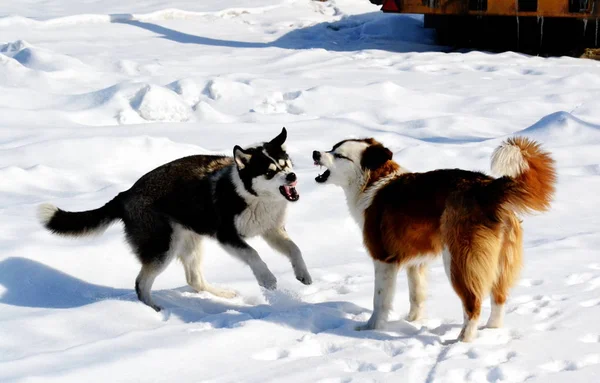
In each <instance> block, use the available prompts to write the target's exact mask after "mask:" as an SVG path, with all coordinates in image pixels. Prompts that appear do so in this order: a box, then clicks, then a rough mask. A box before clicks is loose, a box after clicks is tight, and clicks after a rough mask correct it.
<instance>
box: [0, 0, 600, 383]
mask: <svg viewBox="0 0 600 383" xmlns="http://www.w3.org/2000/svg"><path fill="white" fill-rule="evenodd" d="M598 100H600V63H599V62H595V61H588V60H580V59H574V58H567V57H562V58H540V57H531V56H527V55H522V54H517V53H511V52H508V53H501V54H491V53H486V52H467V51H459V52H456V51H450V49H447V48H445V47H439V46H435V45H434V42H433V34H432V32H431V31H430V30H425V29H423V27H422V18H421V17H419V16H408V15H386V14H383V13H380V12H379V11H378V8H377V7H375V6H373V5H371V4H370V3H369V2H368V1H367V0H329V1H324V2H320V1H312V0H252V1H250V0H228V1H222V0H200V1H198V0H195V1H191V0H171V1H168V2H167V1H164V0H137V1H133V0H118V1H117V0H86V1H80V0H62V1H45V0H20V1H5V2H3V6H2V12H0V179H1V180H2V182H0V211H1V214H0V227H1V230H0V382H16V381H19V382H20V381H23V382H107V381H110V382H286V383H292V382H323V383H325V382H328V383H334V382H426V383H433V382H436V383H442V382H449V383H460V382H475V383H486V382H497V383H499V382H531V383H548V382H569V383H572V382H578V383H579V382H598V381H599V379H600V320H599V319H600V250H599V248H600V209H599V208H600V202H599V201H600V108H598V105H599V101H598ZM282 126H285V127H287V129H288V131H289V140H288V143H287V146H288V150H289V152H290V153H291V156H292V158H293V160H294V161H295V164H296V170H297V173H298V175H299V186H298V190H299V192H300V195H301V197H300V200H299V201H298V202H297V203H293V204H290V211H289V218H288V223H287V229H288V232H289V233H290V235H291V237H292V238H293V239H294V240H295V241H296V242H297V243H298V245H299V246H300V248H301V249H302V251H303V253H304V257H305V260H306V263H307V265H308V268H309V270H310V272H311V273H312V277H313V280H314V283H313V285H311V286H304V285H302V284H300V283H299V282H297V281H296V280H295V278H294V276H293V272H292V269H291V266H290V265H289V263H288V262H287V261H286V260H285V259H284V258H283V257H282V256H280V255H278V254H275V252H274V251H273V250H271V249H269V248H268V247H267V246H266V244H265V243H264V242H263V241H262V240H258V239H255V240H252V241H251V244H252V245H253V246H255V248H256V249H257V250H258V251H259V253H260V254H261V255H262V257H263V259H264V260H265V262H266V263H267V264H268V265H269V267H270V268H271V270H272V271H273V272H274V274H275V275H276V276H277V278H278V281H279V283H278V285H279V289H278V290H277V291H275V292H263V291H261V290H260V288H259V287H258V285H257V283H256V281H255V280H254V277H253V276H252V273H251V271H250V270H249V268H247V267H246V266H244V265H242V264H241V263H240V262H238V261H236V260H234V259H233V258H232V257H230V256H229V255H227V254H226V253H225V252H224V251H223V250H222V249H221V248H219V247H218V245H216V244H215V243H214V242H209V243H207V244H206V246H205V250H206V251H205V253H206V256H205V274H206V276H207V278H208V280H209V281H211V282H213V283H214V284H216V285H218V286H226V287H230V288H233V289H235V290H237V291H238V292H239V294H240V296H239V297H237V298H234V299H232V300H226V299H221V298H216V297H214V296H211V295H210V294H205V293H199V294H198V293H195V292H193V291H192V290H191V289H190V288H188V287H186V286H185V278H184V273H183V268H182V266H181V265H180V264H179V263H177V262H173V264H171V266H170V267H169V268H168V269H167V270H166V271H165V272H164V273H163V274H162V275H161V276H160V277H159V278H158V279H157V281H156V283H155V285H154V297H155V300H156V301H157V303H159V304H161V305H162V306H164V307H165V310H164V311H163V312H161V313H156V312H154V311H153V310H152V309H150V308H148V307H146V306H144V305H143V304H141V303H139V302H138V301H137V299H136V297H135V293H134V290H133V287H134V280H135V276H136V275H137V272H138V271H139V264H138V263H137V261H136V259H135V257H134V256H133V255H132V254H131V252H130V250H129V248H128V247H127V245H126V243H125V241H124V240H123V235H122V227H121V225H120V224H116V225H114V226H112V227H111V228H110V229H109V230H108V231H107V232H106V233H105V234H104V235H103V236H100V237H93V238H80V239H77V240H71V239H66V238H61V237H57V236H52V235H50V234H49V233H47V232H46V231H45V230H43V229H42V228H41V227H40V225H39V224H38V222H37V221H36V219H35V208H36V206H37V205H38V204H40V203H45V202H50V203H53V204H56V205H58V206H60V207H62V208H64V209H68V210H85V209H91V208H96V207H99V206H101V205H102V204H104V203H105V202H106V201H108V200H109V199H111V198H112V197H113V196H115V195H116V194H117V193H118V192H120V191H123V190H126V189H127V188H129V187H130V186H131V184H132V183H133V182H135V181H136V180H137V179H138V178H139V177H140V176H141V175H143V174H144V173H145V172H147V171H149V170H151V169H153V168H154V167H156V166H158V165H160V164H163V163H165V162H167V161H170V160H172V159H175V158H178V157H182V156H185V155H190V154H198V153H226V154H229V153H231V151H232V148H233V146H234V145H236V144H238V145H242V146H243V145H249V144H253V143H255V142H257V141H261V140H267V139H270V138H271V137H274V136H275V135H276V134H277V133H278V132H279V131H280V129H281V127H282ZM515 134H523V135H526V136H529V137H532V138H534V139H536V140H539V141H540V142H541V143H542V144H543V145H544V147H545V148H547V149H549V150H550V151H551V152H552V153H553V156H554V158H555V159H556V161H557V166H558V172H559V181H558V191H557V194H556V199H555V202H554V204H553V208H552V210H551V211H550V212H548V213H546V214H543V215H542V214H539V215H536V216H533V217H525V218H524V228H525V266H524V269H523V272H522V278H521V280H520V282H519V283H518V285H517V286H516V287H515V288H514V290H513V291H512V295H511V296H510V298H509V301H508V303H507V315H506V320H505V328H503V329H497V330H492V329H483V330H481V331H480V333H479V337H478V338H477V339H476V340H475V341H474V342H473V343H470V344H464V343H455V344H450V343H448V342H447V341H449V340H452V339H454V338H456V336H457V335H458V333H459V331H460V326H461V324H462V309H461V306H460V301H459V299H458V298H457V296H456V295H455V294H454V292H453V291H452V289H451V287H450V284H449V283H448V281H447V279H446V276H445V273H444V269H443V266H442V263H441V259H438V261H436V262H434V263H433V264H432V265H431V267H430V272H429V281H430V283H429V292H428V296H429V298H428V301H427V318H426V319H424V320H423V321H421V322H420V323H416V324H411V323H408V322H406V321H405V320H404V319H403V318H404V316H405V315H406V314H407V312H408V291H407V290H408V287H407V283H406V275H405V274H404V272H401V273H400V275H399V277H398V279H399V281H398V287H397V294H396V298H395V300H394V306H395V310H394V314H393V316H392V318H391V321H390V322H389V324H388V326H387V328H386V329H385V330H383V331H362V332H357V331H355V330H354V328H355V327H356V326H357V325H358V324H361V323H363V322H364V321H365V320H367V319H368V317H369V316H370V312H371V309H372V291H373V267H372V264H371V261H370V259H369V257H368V255H367V254H366V252H365V250H364V248H363V245H362V242H361V235H360V232H359V230H358V228H357V227H356V225H355V224H354V222H353V221H352V219H351V218H350V215H349V212H348V210H347V207H346V203H345V200H344V196H343V193H342V191H341V190H340V189H338V188H336V187H334V186H322V185H317V184H316V183H315V182H314V180H313V179H314V177H315V176H316V175H317V172H318V169H315V168H314V167H313V165H312V161H311V152H312V150H314V149H320V150H327V149H329V148H330V147H331V146H332V145H333V144H334V143H335V142H337V141H339V140H341V139H344V138H349V137H364V136H373V137H375V138H377V139H378V140H380V141H382V142H383V143H385V144H386V145H387V146H388V147H389V148H390V149H391V150H392V151H393V152H394V155H395V159H396V160H397V161H398V162H399V163H400V164H401V165H402V166H404V167H406V168H408V169H410V170H413V171H426V170H432V169H436V168H446V167H450V168H454V167H460V168H465V169H473V170H481V171H489V165H490V157H491V153H492V151H493V149H494V148H495V147H496V146H497V145H498V144H499V143H500V142H501V141H502V140H503V139H504V138H506V137H510V136H512V135H515ZM489 311H490V305H489V303H488V302H486V303H485V305H484V308H483V316H482V323H481V324H482V325H483V324H484V320H485V318H486V317H487V315H488V314H489Z"/></svg>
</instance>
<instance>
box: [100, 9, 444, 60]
mask: <svg viewBox="0 0 600 383" xmlns="http://www.w3.org/2000/svg"><path fill="white" fill-rule="evenodd" d="M110 19H111V23H113V24H125V25H129V26H132V27H137V28H141V29H145V30H147V31H150V32H152V33H154V34H156V35H157V37H159V38H161V39H166V40H170V41H174V42H176V43H180V44H197V45H205V46H215V47H230V48H272V47H275V48H283V49H299V50H302V49H315V48H320V49H325V50H328V51H360V50H363V49H380V50H386V51H390V52H399V53H401V52H438V51H447V50H448V47H443V46H439V45H435V34H434V32H433V31H432V30H428V29H424V28H423V21H422V19H420V18H418V17H414V16H412V15H386V14H383V13H381V12H371V13H366V14H359V15H350V16H344V17H343V18H342V19H340V20H338V21H334V22H322V23H318V24H314V25H310V26H307V27H303V28H298V29H291V30H290V31H289V32H288V33H286V34H284V35H282V36H280V37H279V38H277V39H275V40H273V41H271V42H248V41H237V40H224V39H216V38H211V37H205V36H198V35H194V34H190V33H185V32H181V31H178V30H175V29H172V28H168V27H165V26H162V25H158V24H155V23H151V22H148V21H140V20H137V19H135V17H134V16H133V15H131V14H112V15H110ZM199 22H202V21H199Z"/></svg>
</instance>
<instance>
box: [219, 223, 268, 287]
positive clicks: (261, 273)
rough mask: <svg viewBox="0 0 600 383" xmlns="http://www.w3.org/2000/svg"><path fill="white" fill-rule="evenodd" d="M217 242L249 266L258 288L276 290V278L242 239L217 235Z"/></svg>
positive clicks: (223, 234)
mask: <svg viewBox="0 0 600 383" xmlns="http://www.w3.org/2000/svg"><path fill="white" fill-rule="evenodd" d="M217 240H218V241H219V242H220V243H221V245H222V246H223V248H224V249H225V251H227V252H228V253H229V254H231V255H233V256H234V257H236V258H237V259H239V260H241V261H243V262H245V263H246V264H247V265H248V266H250V269H252V273H253V274H254V277H255V278H256V280H257V281H258V284H259V285H260V286H262V287H264V288H266V289H268V290H275V289H276V288H277V278H275V276H274V275H273V273H272V272H271V270H269V268H268V267H267V264H266V263H265V262H264V261H263V260H262V259H261V258H260V256H259V255H258V252H257V251H256V250H254V249H253V248H252V247H251V246H250V245H248V243H246V241H244V239H243V238H241V237H240V236H239V235H238V234H236V233H219V235H217Z"/></svg>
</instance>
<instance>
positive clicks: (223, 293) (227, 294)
mask: <svg viewBox="0 0 600 383" xmlns="http://www.w3.org/2000/svg"><path fill="white" fill-rule="evenodd" d="M206 291H208V292H209V293H211V294H212V295H214V296H217V297H221V298H225V299H231V298H235V297H237V296H238V293H237V292H236V291H234V290H231V289H224V288H221V287H215V286H210V289H207V290H206Z"/></svg>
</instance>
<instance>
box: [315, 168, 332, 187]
mask: <svg viewBox="0 0 600 383" xmlns="http://www.w3.org/2000/svg"><path fill="white" fill-rule="evenodd" d="M330 174H331V172H330V171H329V169H327V170H325V173H323V174H319V175H318V176H317V177H316V178H315V181H317V182H318V183H320V184H322V183H324V182H325V181H327V179H328V178H329V175H330Z"/></svg>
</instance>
